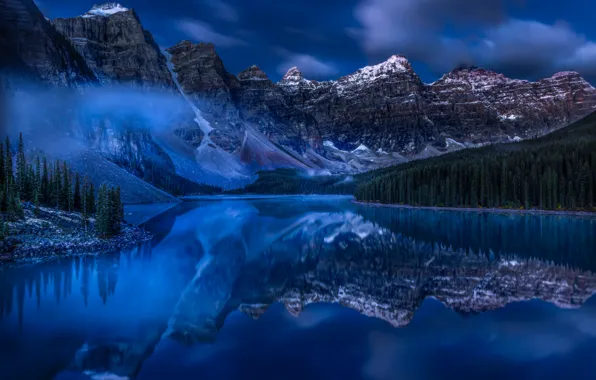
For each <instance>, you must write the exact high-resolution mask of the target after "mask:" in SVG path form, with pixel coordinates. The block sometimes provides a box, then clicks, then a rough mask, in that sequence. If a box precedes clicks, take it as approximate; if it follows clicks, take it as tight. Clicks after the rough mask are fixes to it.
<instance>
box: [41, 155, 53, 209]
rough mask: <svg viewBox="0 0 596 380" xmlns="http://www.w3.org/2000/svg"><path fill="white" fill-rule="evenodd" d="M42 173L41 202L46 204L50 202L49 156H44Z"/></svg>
mask: <svg viewBox="0 0 596 380" xmlns="http://www.w3.org/2000/svg"><path fill="white" fill-rule="evenodd" d="M42 170H43V171H42V174H41V202H42V203H43V204H44V205H46V206H47V205H48V204H49V203H50V197H51V192H50V173H49V171H48V160H47V158H45V157H44V158H43V169H42Z"/></svg>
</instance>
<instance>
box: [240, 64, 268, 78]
mask: <svg viewBox="0 0 596 380" xmlns="http://www.w3.org/2000/svg"><path fill="white" fill-rule="evenodd" d="M238 79H240V80H241V81H249V80H250V81H268V80H269V77H268V76H267V74H265V72H264V71H263V70H261V69H260V68H259V66H257V65H252V66H250V67H249V68H248V69H246V70H244V71H242V72H241V73H240V74H238Z"/></svg>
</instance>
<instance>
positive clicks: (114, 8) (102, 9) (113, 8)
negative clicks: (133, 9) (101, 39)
mask: <svg viewBox="0 0 596 380" xmlns="http://www.w3.org/2000/svg"><path fill="white" fill-rule="evenodd" d="M128 10H129V9H128V8H125V7H123V6H122V5H120V4H118V3H106V4H101V5H94V6H93V8H91V10H90V11H88V12H87V13H85V14H84V15H82V16H81V17H84V18H90V17H97V16H101V17H109V16H111V15H113V14H116V13H120V12H126V11H128Z"/></svg>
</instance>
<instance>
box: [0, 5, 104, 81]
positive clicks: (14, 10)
mask: <svg viewBox="0 0 596 380" xmlns="http://www.w3.org/2000/svg"><path fill="white" fill-rule="evenodd" d="M0 36H2V38H0V51H1V52H2V53H1V54H0V73H2V76H3V78H4V80H8V79H10V80H12V81H14V80H18V79H24V77H27V78H30V79H33V80H35V81H37V82H41V83H43V84H46V85H51V86H60V87H67V86H82V85H85V84H90V83H94V82H96V78H95V76H94V74H93V72H92V71H91V70H90V69H89V67H88V66H87V65H86V63H85V61H84V60H83V59H82V58H81V57H80V56H79V55H78V54H76V51H75V50H74V49H73V47H72V45H70V43H68V41H67V40H66V38H65V37H64V36H63V35H62V34H61V33H59V32H57V31H56V30H55V29H54V28H53V27H52V25H50V24H49V23H48V22H47V21H46V19H45V18H44V16H43V14H42V13H41V12H40V11H39V9H38V8H37V6H36V5H35V4H34V3H33V1H32V0H3V1H2V2H1V3H0ZM17 76H18V79H17Z"/></svg>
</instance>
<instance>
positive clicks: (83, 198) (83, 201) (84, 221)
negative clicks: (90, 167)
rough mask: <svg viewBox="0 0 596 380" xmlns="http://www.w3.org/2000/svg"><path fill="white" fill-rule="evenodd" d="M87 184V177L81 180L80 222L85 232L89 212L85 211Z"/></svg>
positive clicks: (87, 192)
mask: <svg viewBox="0 0 596 380" xmlns="http://www.w3.org/2000/svg"><path fill="white" fill-rule="evenodd" d="M88 187H89V184H88V183H87V178H85V179H84V180H83V189H82V191H81V205H82V206H81V207H82V214H83V215H82V218H81V223H82V225H83V228H84V229H85V233H87V226H88V225H89V212H88V211H87V205H88V202H87V196H88V194H89V189H88Z"/></svg>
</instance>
